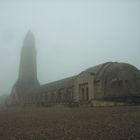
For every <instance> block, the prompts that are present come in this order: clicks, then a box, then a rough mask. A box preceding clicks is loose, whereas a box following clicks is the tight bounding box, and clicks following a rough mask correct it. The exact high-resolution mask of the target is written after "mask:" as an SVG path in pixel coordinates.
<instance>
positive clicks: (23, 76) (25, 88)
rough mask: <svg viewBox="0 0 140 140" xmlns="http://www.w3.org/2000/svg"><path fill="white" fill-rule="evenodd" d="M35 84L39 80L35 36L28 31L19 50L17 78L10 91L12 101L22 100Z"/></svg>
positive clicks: (18, 101)
mask: <svg viewBox="0 0 140 140" xmlns="http://www.w3.org/2000/svg"><path fill="white" fill-rule="evenodd" d="M37 86H39V82H38V80H37V63H36V48H35V38H34V35H33V33H32V32H31V31H28V33H27V35H26V36H25V38H24V41H23V47H22V50H21V55H20V65H19V75H18V80H17V81H16V83H15V85H14V86H13V89H12V93H11V96H12V102H14V103H21V102H23V101H24V98H25V97H26V96H28V95H27V94H28V93H29V91H31V89H33V88H35V87H37Z"/></svg>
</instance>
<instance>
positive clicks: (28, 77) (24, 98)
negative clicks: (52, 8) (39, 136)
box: [11, 32, 140, 105]
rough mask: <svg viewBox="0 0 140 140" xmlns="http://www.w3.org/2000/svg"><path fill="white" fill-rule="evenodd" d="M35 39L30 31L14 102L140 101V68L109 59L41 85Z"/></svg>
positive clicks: (13, 90) (22, 56)
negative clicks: (70, 75) (72, 74)
mask: <svg viewBox="0 0 140 140" xmlns="http://www.w3.org/2000/svg"><path fill="white" fill-rule="evenodd" d="M36 67H37V65H36V49H35V39H34V36H33V34H32V32H28V33H27V36H26V37H25V39H24V43H23V48H22V51H21V61H20V68H19V77H18V80H17V81H16V83H15V85H14V86H13V89H12V92H11V104H21V105H48V104H59V103H61V104H69V103H78V104H93V105H95V104H96V103H99V102H100V103H105V102H108V103H111V102H112V103H124V102H137V103H139V102H140V100H139V99H140V71H139V70H138V69H137V68H136V67H134V66H132V65H130V64H127V63H118V62H107V63H103V64H100V65H97V66H94V67H91V68H88V69H86V70H84V71H82V72H81V73H79V74H78V75H75V76H72V77H69V78H65V79H62V80H59V81H55V82H52V83H48V84H44V85H40V84H39V82H38V80H37V69H36Z"/></svg>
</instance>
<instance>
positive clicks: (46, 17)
mask: <svg viewBox="0 0 140 140" xmlns="http://www.w3.org/2000/svg"><path fill="white" fill-rule="evenodd" d="M139 7H140V1H137V0H134V1H132V0H128V1H126V0H124V1H121V0H119V1H111V0H105V1H102V0H99V1H97V0H94V1H92V0H87V1H83V0H82V1H80V0H75V1H74V0H72V1H64V0H59V1H57V0H53V1H51V0H47V1H45V0H41V1H33V0H30V1H26V0H25V1H17V0H14V1H12V2H10V1H8V0H6V1H0V21H1V22H0V64H1V71H0V77H1V80H0V87H1V88H0V95H1V94H10V91H11V89H12V86H13V85H14V83H15V82H16V80H17V79H18V72H19V62H20V53H21V48H22V45H23V40H24V37H25V36H26V34H27V32H28V30H31V31H32V32H33V34H34V36H35V41H36V50H37V69H38V72H37V74H38V80H39V82H40V84H45V83H49V82H53V81H55V80H60V79H63V78H66V77H70V76H73V75H77V74H79V73H80V72H81V71H84V70H85V69H87V68H89V67H92V66H94V65H98V64H101V63H105V62H108V61H113V62H125V63H129V64H132V65H134V66H135V67H137V68H138V69H140V62H139V51H140V47H139V46H140V40H139V36H140V17H139V13H140V8H139Z"/></svg>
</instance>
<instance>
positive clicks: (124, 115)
mask: <svg viewBox="0 0 140 140" xmlns="http://www.w3.org/2000/svg"><path fill="white" fill-rule="evenodd" d="M0 140H140V106H119V107H94V108H9V109H1V110H0Z"/></svg>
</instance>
